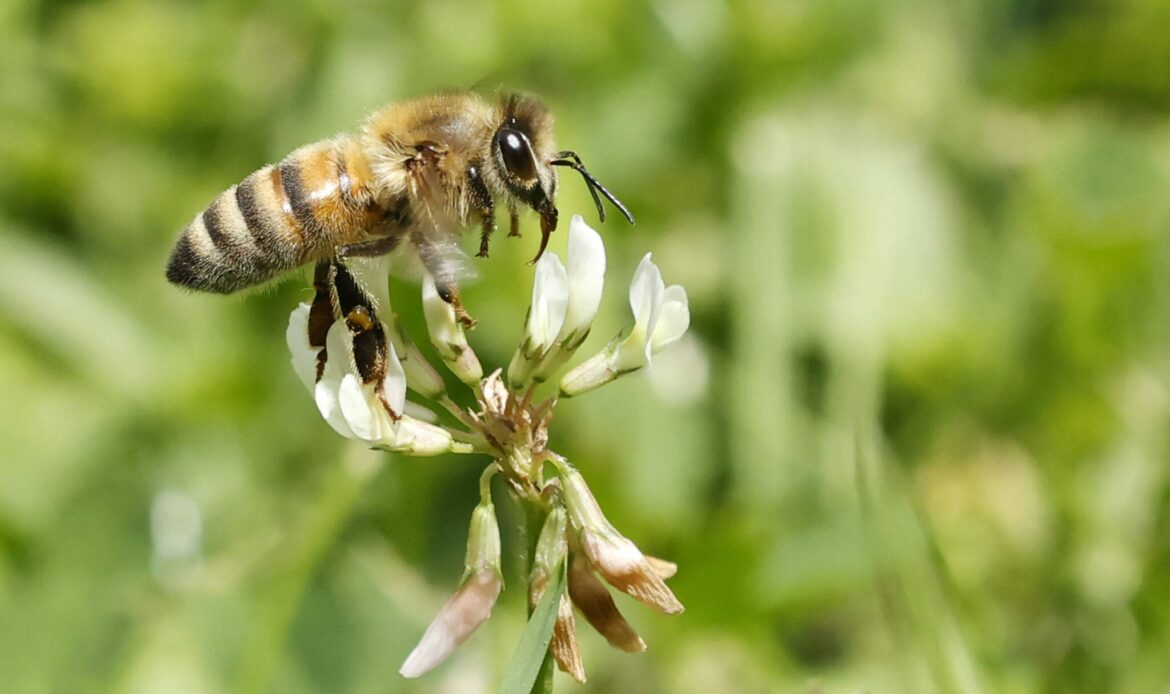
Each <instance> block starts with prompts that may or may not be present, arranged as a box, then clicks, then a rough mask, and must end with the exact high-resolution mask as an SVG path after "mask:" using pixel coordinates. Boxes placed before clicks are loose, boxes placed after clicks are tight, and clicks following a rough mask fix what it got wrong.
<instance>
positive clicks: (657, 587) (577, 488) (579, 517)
mask: <svg viewBox="0 0 1170 694" xmlns="http://www.w3.org/2000/svg"><path fill="white" fill-rule="evenodd" d="M559 467H560V477H561V482H562V484H563V485H564V494H565V506H566V508H567V509H568V511H569V520H570V521H571V522H572V524H573V527H574V529H575V530H576V531H577V532H578V534H579V538H580V543H581V549H582V551H583V552H584V553H585V556H586V557H587V558H588V559H589V562H590V563H591V564H592V565H593V568H594V569H596V570H597V572H598V573H599V574H601V576H602V578H604V579H605V580H606V581H608V582H609V584H610V585H612V586H613V587H615V588H617V589H618V590H620V591H622V592H623V593H627V594H629V595H630V596H631V597H633V598H635V599H637V600H639V601H641V602H643V603H645V604H647V605H649V606H651V607H653V608H655V609H658V610H661V611H662V612H665V613H666V614H678V613H680V612H682V611H683V606H682V603H680V602H679V601H678V598H676V597H675V596H674V593H673V592H671V590H670V588H668V587H667V586H666V583H664V582H663V580H662V578H661V577H660V576H659V575H658V573H657V572H656V571H655V570H654V568H653V567H652V566H651V565H650V562H648V561H647V560H646V557H645V556H644V555H643V554H642V552H641V550H639V549H638V547H637V545H635V544H634V543H633V542H631V541H630V540H629V539H627V538H626V537H625V536H623V535H622V534H621V533H619V532H618V531H617V530H616V529H615V528H614V527H613V525H612V524H610V522H609V520H608V519H606V517H605V515H604V514H603V513H602V512H601V507H600V506H599V505H598V504H597V499H595V498H594V497H593V493H592V492H591V491H589V487H588V485H586V484H585V478H583V477H581V474H580V473H579V472H577V471H576V470H575V469H573V468H572V467H571V466H570V465H568V464H567V463H565V464H563V465H561V466H559Z"/></svg>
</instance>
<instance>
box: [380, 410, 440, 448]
mask: <svg viewBox="0 0 1170 694" xmlns="http://www.w3.org/2000/svg"><path fill="white" fill-rule="evenodd" d="M386 432H387V434H388V436H386V437H383V439H382V440H381V441H378V442H376V443H377V444H378V445H379V446H381V447H383V448H385V449H386V450H388V451H398V452H402V453H407V454H410V455H417V456H428V455H439V454H440V453H446V452H447V451H449V450H451V443H452V439H451V432H449V431H447V430H446V429H444V428H442V427H439V426H435V425H434V424H428V423H427V422H423V421H420V420H418V419H414V418H413V417H409V416H406V417H403V418H402V419H400V420H398V422H396V423H394V425H393V427H391V428H388V429H387V430H386Z"/></svg>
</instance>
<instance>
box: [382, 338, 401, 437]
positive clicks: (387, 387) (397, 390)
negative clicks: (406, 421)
mask: <svg viewBox="0 0 1170 694" xmlns="http://www.w3.org/2000/svg"><path fill="white" fill-rule="evenodd" d="M383 328H384V329H385V330H389V329H390V328H389V327H386V326H383ZM387 347H388V348H389V352H390V354H389V357H388V358H387V360H386V377H385V378H384V379H383V380H382V393H383V394H384V395H385V396H386V402H388V403H390V407H392V408H393V409H394V414H398V415H400V414H402V413H403V410H404V409H405V408H406V371H404V370H403V368H402V362H400V361H399V360H398V352H397V351H395V349H394V345H393V344H388V345H387Z"/></svg>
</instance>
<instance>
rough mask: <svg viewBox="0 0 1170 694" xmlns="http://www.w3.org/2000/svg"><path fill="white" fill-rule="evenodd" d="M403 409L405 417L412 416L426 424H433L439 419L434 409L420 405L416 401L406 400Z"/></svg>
mask: <svg viewBox="0 0 1170 694" xmlns="http://www.w3.org/2000/svg"><path fill="white" fill-rule="evenodd" d="M403 410H404V411H405V412H406V416H407V417H413V418H415V419H417V420H419V421H422V422H426V423H427V424H434V423H436V422H438V421H439V415H438V414H436V413H435V411H434V410H432V409H430V408H429V407H426V406H424V405H420V404H418V403H417V402H411V401H409V400H407V401H406V405H405V406H404V408H403Z"/></svg>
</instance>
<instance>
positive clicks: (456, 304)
mask: <svg viewBox="0 0 1170 694" xmlns="http://www.w3.org/2000/svg"><path fill="white" fill-rule="evenodd" d="M435 290H436V291H438V293H439V298H440V299H442V300H443V301H446V302H447V303H449V304H451V308H453V309H455V318H456V320H458V321H459V323H460V324H462V325H463V327H465V328H467V329H468V330H470V329H472V328H474V327H475V323H476V320H475V319H474V318H472V317H471V314H470V313H468V312H467V309H465V308H463V302H462V301H460V300H459V287H458V286H456V285H455V284H454V283H451V284H445V283H444V284H436V285H435Z"/></svg>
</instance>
